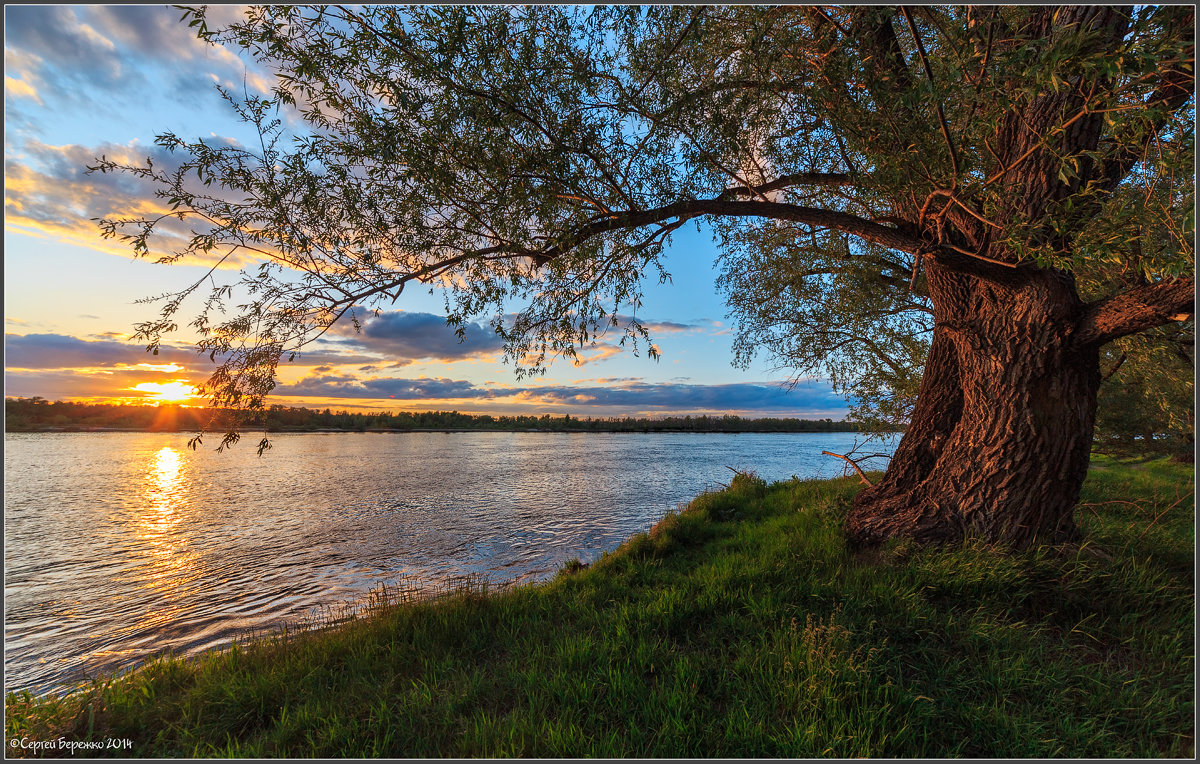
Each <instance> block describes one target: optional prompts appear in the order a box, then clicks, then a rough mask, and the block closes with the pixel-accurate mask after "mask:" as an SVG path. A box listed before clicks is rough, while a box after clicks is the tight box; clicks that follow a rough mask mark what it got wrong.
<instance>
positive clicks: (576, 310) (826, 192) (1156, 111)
mask: <svg viewBox="0 0 1200 764" xmlns="http://www.w3.org/2000/svg"><path fill="white" fill-rule="evenodd" d="M185 19H187V20H188V21H189V23H191V24H192V25H193V26H195V27H196V28H197V30H198V32H199V34H200V35H201V36H202V37H204V38H205V39H207V40H209V41H211V42H213V43H214V44H224V45H230V46H234V47H237V48H240V49H241V50H243V51H245V52H247V53H249V54H250V55H252V56H254V57H255V58H256V59H257V60H258V61H260V62H261V63H262V64H264V65H266V66H267V67H269V68H270V69H271V70H272V71H273V72H274V74H275V78H276V79H275V85H274V90H273V93H271V94H269V95H265V96H250V95H247V96H245V97H237V96H234V95H232V94H228V97H229V100H230V102H231V104H232V105H233V106H234V107H235V108H236V109H238V111H239V113H240V114H241V115H242V117H243V118H244V119H246V120H247V121H249V122H250V123H252V124H254V125H255V126H257V128H258V130H259V132H260V134H261V143H260V145H259V146H257V147H253V148H250V147H245V146H241V145H231V144H229V143H218V142H214V141H205V140H197V141H187V140H184V139H182V138H180V137H178V136H175V135H170V134H168V135H163V136H160V137H159V139H158V142H159V144H160V145H161V146H163V147H166V148H167V149H171V150H172V151H176V152H178V156H179V157H180V160H179V161H178V162H177V164H175V165H174V166H169V167H163V166H161V164H160V165H159V166H151V165H150V164H149V163H147V165H145V166H130V165H121V164H118V163H115V162H111V161H107V160H102V161H100V162H99V163H98V164H97V166H96V168H95V169H99V170H102V171H113V170H123V171H127V172H132V173H135V174H137V175H139V176H141V177H144V178H148V179H151V180H152V181H154V182H155V183H157V184H158V186H159V193H160V195H161V196H162V197H163V199H164V200H165V201H166V202H167V203H168V204H169V205H170V209H171V210H172V212H173V213H174V215H175V216H176V217H179V218H181V219H192V220H195V221H197V223H196V228H195V231H194V236H193V237H192V238H191V239H190V241H189V243H187V244H186V245H185V246H183V247H181V248H179V249H178V250H177V251H174V252H172V253H170V254H168V255H167V257H168V258H179V257H184V258H186V257H190V256H192V255H196V254H200V253H207V254H212V253H214V252H216V253H219V254H222V255H223V254H226V253H229V252H232V251H238V252H241V253H242V254H247V253H255V254H257V255H258V256H259V257H261V265H260V266H258V267H256V268H252V269H247V270H246V271H244V272H243V274H244V275H243V279H242V285H241V287H240V288H242V289H245V290H247V291H248V293H249V294H250V298H249V299H248V300H247V302H245V303H244V304H243V306H241V309H240V310H231V311H230V312H229V314H225V315H224V316H223V317H221V314H220V313H219V311H220V310H221V309H223V308H224V301H225V299H226V298H227V297H228V295H229V294H230V292H229V291H228V289H227V287H226V286H225V285H219V286H214V288H213V289H214V291H213V292H212V294H211V295H210V299H209V300H208V302H207V305H208V308H206V309H205V311H204V312H203V313H202V314H201V315H200V316H199V317H198V318H196V320H195V321H193V323H192V326H193V327H194V328H195V329H196V330H198V331H199V332H200V333H201V335H202V339H201V341H200V344H199V347H200V349H201V350H202V351H204V352H207V353H210V354H211V355H212V356H213V357H214V358H215V359H219V360H221V361H222V365H221V366H220V368H219V369H218V371H217V372H216V374H215V375H214V376H213V378H212V379H211V380H210V383H209V392H210V393H212V394H213V395H214V398H215V401H216V402H217V403H219V404H223V405H242V406H249V407H255V406H259V405H261V401H262V397H263V396H264V395H265V394H267V393H268V392H269V391H270V389H271V387H272V386H273V381H274V376H275V368H276V364H277V362H278V361H279V359H280V357H281V355H285V354H290V353H294V352H295V351H296V350H298V349H299V348H300V347H302V346H303V345H304V344H305V343H307V342H310V341H312V340H313V339H314V338H315V337H317V336H320V334H321V333H322V332H323V331H325V330H326V329H327V328H328V327H329V326H330V325H331V324H332V323H333V322H334V321H337V320H339V319H342V318H343V317H347V318H348V320H352V321H358V320H360V317H361V315H362V314H361V311H362V310H363V309H369V308H371V307H372V306H374V305H378V304H379V303H380V301H388V302H390V301H394V300H396V299H398V298H400V296H401V292H402V291H403V290H404V289H406V288H408V287H410V286H413V285H422V286H429V287H437V288H438V289H441V290H442V291H443V293H444V294H445V295H446V307H447V313H448V315H449V320H450V321H451V322H452V323H455V324H458V325H460V326H461V325H462V324H463V322H465V321H467V320H468V319H471V318H474V317H479V316H486V317H488V318H489V320H490V321H491V322H492V325H493V326H494V327H495V330H496V331H497V332H498V333H500V335H502V336H503V338H504V340H505V342H506V348H507V351H508V354H509V357H510V358H511V359H513V360H515V361H516V362H517V364H518V368H519V369H537V368H540V367H541V365H542V364H544V363H545V362H546V361H547V360H548V359H549V358H550V357H552V356H554V355H565V356H567V357H573V356H574V354H575V353H576V350H577V348H579V347H581V346H582V345H585V344H586V343H588V342H590V341H593V340H594V338H595V337H596V336H597V334H598V333H602V332H604V331H606V330H607V329H609V328H610V327H616V328H617V329H618V330H619V331H622V332H624V333H625V335H626V336H627V337H628V338H632V339H633V340H634V342H635V343H636V342H638V341H639V340H641V341H645V340H646V339H647V335H646V332H645V329H644V327H642V326H641V325H640V324H639V323H638V322H637V320H636V319H635V318H631V317H630V316H632V315H636V311H633V310H629V308H630V306H633V307H637V305H638V304H639V300H640V291H639V287H638V285H639V283H640V281H641V279H642V278H643V277H644V276H646V275H647V274H650V275H651V276H652V277H658V278H662V277H664V276H665V275H666V274H665V273H663V272H662V268H661V266H660V265H659V262H660V258H661V253H662V251H663V248H664V246H665V245H666V243H667V242H668V240H669V238H670V236H671V234H672V232H674V231H675V230H677V229H678V228H679V227H680V226H682V225H685V224H687V223H688V222H689V221H694V220H699V219H702V218H704V219H709V220H711V221H712V222H713V225H714V228H715V230H716V231H717V232H718V235H719V237H720V239H721V241H722V242H723V244H724V246H725V255H724V267H725V273H724V276H723V281H722V283H723V284H724V286H725V288H726V289H727V291H728V292H729V294H730V298H731V306H732V309H733V312H734V314H735V315H737V316H738V317H739V318H741V319H742V322H743V323H742V327H743V332H742V352H743V353H745V352H748V349H749V348H750V347H752V346H753V345H755V344H756V343H760V342H766V343H768V345H769V346H770V347H769V349H771V350H773V351H775V352H776V354H777V356H778V357H779V358H780V359H781V360H784V361H789V360H790V361H793V362H795V363H797V364H798V365H799V366H801V367H803V366H806V365H808V366H813V365H816V366H821V365H822V364H824V365H825V367H826V368H828V369H831V370H833V371H834V372H835V376H838V375H840V376H838V378H839V379H841V380H842V381H843V382H845V383H846V384H849V385H851V386H854V385H858V386H859V387H860V388H863V389H866V390H868V391H869V390H871V389H874V390H876V391H877V392H878V391H884V393H883V394H881V398H886V397H887V396H886V391H889V390H898V389H902V388H903V386H904V385H910V386H912V385H914V384H915V380H914V379H913V378H912V377H911V375H909V376H907V377H906V376H905V374H904V369H905V368H906V367H905V365H904V364H903V363H894V364H893V365H889V363H888V361H893V362H895V361H896V360H897V358H898V357H899V358H901V359H903V358H909V359H911V357H912V356H914V355H917V356H919V355H920V354H921V353H926V357H925V360H924V374H923V376H922V377H921V378H920V383H919V385H920V386H919V391H918V396H917V398H916V402H915V404H914V405H913V406H912V407H911V410H909V411H906V412H901V413H902V414H903V415H906V416H907V418H908V420H909V427H908V429H907V432H906V434H905V436H904V438H903V440H902V441H901V443H900V445H899V447H898V449H897V451H896V454H895V457H894V458H893V459H892V462H891V465H890V467H889V468H888V471H887V474H886V476H885V478H884V479H883V480H882V481H881V482H880V483H879V484H878V485H876V486H874V487H872V488H870V489H867V490H865V491H863V492H862V493H861V494H860V495H859V497H858V498H857V499H856V501H855V503H854V505H853V507H852V509H851V511H850V513H849V515H848V517H847V520H846V529H847V532H848V534H849V536H850V537H851V539H852V540H854V541H855V542H858V543H873V542H878V541H881V540H884V539H887V538H891V537H896V536H904V537H909V538H913V539H915V540H917V541H920V542H928V541H944V540H952V539H957V538H961V537H963V536H965V535H973V536H979V537H982V538H984V539H988V540H991V541H998V542H1003V543H1008V544H1013V545H1017V546H1020V545H1026V544H1029V543H1032V542H1035V541H1036V542H1061V541H1066V540H1071V539H1073V538H1074V537H1075V536H1076V535H1077V530H1076V526H1075V523H1074V520H1073V514H1072V513H1073V508H1074V505H1075V503H1076V501H1077V498H1078V494H1079V488H1080V484H1081V482H1082V480H1083V477H1084V474H1085V472H1086V470H1087V463H1088V456H1089V450H1090V445H1091V436H1092V429H1093V422H1094V417H1095V411H1096V396H1097V389H1098V387H1099V385H1100V380H1101V374H1100V367H1099V355H1100V349H1101V348H1102V347H1103V346H1104V345H1105V344H1106V343H1109V342H1112V341H1114V340H1116V339H1119V338H1121V337H1124V336H1127V335H1131V334H1134V333H1137V332H1141V331H1144V330H1147V329H1150V328H1153V327H1156V326H1160V325H1164V324H1168V323H1170V322H1176V321H1183V320H1187V319H1188V318H1189V317H1190V316H1191V314H1192V311H1193V291H1194V283H1193V271H1194V246H1193V225H1194V221H1193V217H1192V214H1191V210H1192V206H1193V199H1194V177H1193V147H1194V140H1193V139H1194V132H1193V117H1194V98H1193V87H1194V78H1193V70H1192V64H1193V53H1194V42H1193V10H1192V9H1191V8H1190V7H1183V6H1175V7H1171V6H1164V7H1153V6H1138V7H1108V6H1106V7H1089V6H1065V7H1059V8H1049V7H1029V6H1011V7H969V8H960V7H922V8H900V9H896V8H884V7H866V6H854V7H836V6H833V7H830V6H826V7H788V6H781V7H749V6H731V7H705V6H695V7H646V8H638V7H619V8H604V7H601V8H589V9H571V8H562V7H488V8H472V7H415V8H414V7H405V8H395V7H386V6H368V7H365V8H357V7H356V8H347V7H341V6H334V7H326V6H322V7H295V6H268V7H256V8H253V9H250V10H249V11H248V12H247V13H246V15H245V18H244V20H243V21H241V22H239V23H237V24H234V25H232V26H229V27H227V28H221V29H216V28H210V27H209V26H208V22H207V19H206V17H205V13H204V11H203V9H194V10H190V11H188V12H187V13H185ZM280 108H283V109H286V110H290V112H291V113H292V114H299V115H302V119H303V122H304V128H303V129H302V130H296V131H294V134H293V133H290V132H288V130H287V129H286V124H285V123H282V122H281V121H280V118H279V117H278V116H276V114H275V113H276V110H278V109H280ZM164 219H169V218H145V219H138V220H128V219H125V220H120V219H112V220H106V221H102V223H101V225H102V228H103V231H104V232H105V233H106V234H108V235H113V236H121V237H124V238H125V239H126V240H127V241H128V242H130V243H131V245H132V246H133V248H134V250H135V251H136V252H138V253H139V254H146V253H147V252H148V251H149V247H150V246H151V244H152V237H153V236H154V234H155V232H156V231H157V230H159V228H160V227H161V226H162V221H163V220H164ZM1121 271H1124V272H1126V273H1127V274H1128V275H1134V274H1136V278H1127V279H1125V280H1124V281H1122V282H1120V283H1117V282H1113V281H1112V279H1111V278H1109V279H1107V281H1106V280H1105V278H1102V277H1101V275H1097V274H1112V273H1119V272H1121ZM1077 277H1082V278H1086V279H1090V281H1089V282H1088V283H1101V282H1104V283H1110V282H1111V283H1114V284H1115V286H1113V287H1112V288H1111V289H1110V290H1108V291H1107V292H1104V293H1101V294H1096V295H1090V296H1089V297H1088V299H1084V297H1082V296H1081V293H1080V288H1079V287H1078V286H1077V283H1078V282H1077ZM200 287H201V284H197V285H194V286H193V287H190V288H189V289H185V290H183V291H182V292H181V293H180V294H178V295H174V296H171V297H168V298H167V301H166V304H165V307H164V310H163V314H162V316H161V317H160V319H159V320H156V321H151V322H148V323H147V324H145V325H143V326H142V327H141V332H142V336H143V337H145V338H146V339H147V340H148V343H149V344H150V345H151V346H154V345H156V344H157V343H158V342H159V341H160V340H161V338H162V337H163V335H164V333H165V332H168V331H170V330H172V329H174V328H175V325H176V323H175V317H174V313H175V311H176V310H177V309H178V306H179V305H180V300H181V298H182V297H183V296H184V295H186V294H189V293H190V292H191V291H193V290H195V289H198V288H200ZM926 348H927V352H926ZM651 352H653V346H651ZM911 365H912V364H911V363H910V364H909V367H911Z"/></svg>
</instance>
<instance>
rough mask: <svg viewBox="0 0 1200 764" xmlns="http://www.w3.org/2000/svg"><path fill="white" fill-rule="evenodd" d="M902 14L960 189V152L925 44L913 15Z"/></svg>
mask: <svg viewBox="0 0 1200 764" xmlns="http://www.w3.org/2000/svg"><path fill="white" fill-rule="evenodd" d="M900 11H901V13H903V14H904V20H905V21H907V22H908V28H909V30H911V31H912V36H913V42H915V43H916V44H917V53H919V54H920V55H921V63H922V64H924V65H925V76H926V77H928V78H929V89H930V91H931V92H934V94H935V101H934V107H935V108H936V109H937V116H938V125H939V126H940V127H941V128H942V137H943V138H945V139H946V148H948V149H949V150H950V166H951V168H952V170H953V172H954V183H953V185H954V187H955V188H957V187H958V152H957V151H955V150H954V141H953V140H951V138H950V126H949V125H947V124H946V113H945V112H944V111H942V102H941V101H940V100H937V99H936V89H935V87H934V84H933V69H932V68H931V67H930V66H929V58H928V57H927V56H926V55H925V44H924V43H922V42H921V35H920V34H918V33H917V25H916V23H915V22H914V21H913V17H912V14H911V13H909V12H908V8H906V7H904V6H900Z"/></svg>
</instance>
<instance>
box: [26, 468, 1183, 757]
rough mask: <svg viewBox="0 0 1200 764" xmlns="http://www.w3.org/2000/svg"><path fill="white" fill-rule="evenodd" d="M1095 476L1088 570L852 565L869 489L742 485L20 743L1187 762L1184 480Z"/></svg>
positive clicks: (1177, 473)
mask: <svg viewBox="0 0 1200 764" xmlns="http://www.w3.org/2000/svg"><path fill="white" fill-rule="evenodd" d="M1094 461H1095V462H1097V463H1096V464H1095V467H1096V469H1094V470H1093V471H1092V472H1090V473H1089V477H1088V481H1087V483H1085V487H1084V493H1083V496H1082V497H1081V498H1082V500H1083V501H1084V502H1085V504H1084V506H1087V507H1090V509H1089V511H1087V512H1082V511H1081V513H1080V520H1081V525H1082V526H1083V529H1084V531H1085V538H1086V539H1087V541H1086V542H1085V543H1084V544H1082V545H1080V546H1066V547H1062V548H1057V547H1056V548H1052V549H1045V550H1031V551H1029V552H1023V553H1004V552H999V551H997V550H994V549H990V548H987V547H981V546H978V545H971V544H965V545H962V546H956V547H951V548H943V549H919V548H913V547H911V546H907V545H903V544H900V545H890V546H887V547H884V548H882V549H879V550H875V551H874V552H871V553H867V554H864V553H854V552H849V553H848V552H847V550H846V549H845V542H844V537H843V536H842V535H841V533H840V513H841V512H842V511H844V508H845V506H846V505H847V504H848V502H849V501H850V500H851V499H852V497H853V496H854V495H855V494H856V493H857V492H858V491H859V490H860V486H859V484H858V483H857V480H855V479H854V478H838V479H833V480H810V481H797V480H792V481H782V482H778V483H773V484H770V485H768V484H767V483H766V482H765V481H763V480H761V479H759V478H757V477H754V476H753V475H749V474H745V475H743V474H739V475H738V476H736V477H735V479H734V481H732V483H731V485H730V487H729V488H727V489H725V490H722V491H717V492H712V493H704V494H701V495H700V496H698V497H696V498H695V499H693V500H692V501H691V502H690V503H689V504H688V505H687V506H686V507H685V508H684V509H682V510H681V511H679V512H676V513H670V514H668V515H667V516H665V517H664V518H663V519H662V520H660V521H659V522H658V523H657V524H656V525H655V526H654V527H652V528H651V529H650V530H649V532H645V533H637V534H634V535H633V536H631V537H629V538H628V539H626V540H625V542H624V543H622V544H621V545H620V546H619V547H618V548H617V549H615V550H614V551H612V552H607V553H605V554H603V555H602V556H601V557H600V558H599V559H597V560H596V561H594V562H593V563H591V564H590V565H584V564H582V563H580V562H579V561H578V560H575V561H571V562H568V563H567V564H566V565H564V566H563V567H562V568H561V569H560V570H559V571H558V572H557V573H556V574H555V575H554V577H553V578H551V579H549V580H548V581H542V582H537V583H535V584H531V585H528V586H517V587H513V588H507V587H502V586H499V585H497V584H491V585H487V586H485V585H482V584H481V582H476V584H475V585H474V586H472V585H470V584H465V585H464V586H462V587H460V588H459V589H457V590H447V591H446V592H445V596H442V597H436V598H435V599H432V600H425V601H411V600H409V599H408V598H406V597H401V599H402V600H408V601H400V602H398V603H397V602H394V601H393V602H389V601H388V598H387V597H381V598H380V599H379V600H378V602H377V604H376V606H375V607H373V608H372V607H367V608H364V609H363V610H362V611H360V614H359V615H358V616H357V617H353V618H350V619H348V620H345V621H342V622H340V623H329V624H327V625H326V626H324V627H322V625H319V624H318V625H317V627H316V628H310V629H308V630H304V631H291V632H287V631H284V632H282V633H279V634H277V635H270V634H268V635H264V636H263V637H261V638H259V639H256V640H246V641H244V642H237V643H235V644H234V645H232V646H228V647H226V648H222V649H218V650H216V651H213V652H206V653H204V654H201V655H198V656H195V657H191V658H187V659H171V658H165V659H153V660H149V661H147V662H146V663H144V664H142V665H141V666H140V667H138V668H136V669H133V670H130V671H128V672H126V673H123V674H121V675H119V676H117V677H115V678H111V677H101V678H99V679H97V680H95V681H94V682H93V683H92V684H91V685H85V686H83V687H82V688H80V689H78V690H76V691H75V692H73V693H71V694H70V695H67V696H65V697H61V698H60V697H55V698H50V697H44V696H43V697H33V696H32V695H30V694H28V693H21V692H19V691H18V692H16V693H13V692H10V693H9V694H8V696H7V699H6V711H7V720H8V725H7V730H6V733H7V738H8V739H9V740H22V739H26V738H27V739H28V740H31V741H36V740H57V739H60V738H61V739H66V740H75V741H90V740H107V739H121V740H128V741H130V742H129V744H128V747H127V748H126V749H125V750H116V751H114V752H113V753H112V754H107V753H102V754H100V755H118V756H136V757H151V758H178V757H189V756H190V757H201V758H207V757H211V756H225V757H229V756H232V757H238V758H241V757H246V758H274V757H282V756H293V757H305V758H308V757H333V758H345V757H362V756H365V757H374V758H378V757H404V758H440V757H454V758H459V757H471V758H480V757H483V758H495V757H525V758H546V757H550V758H558V757H566V758H579V757H597V756H599V757H605V758H628V757H637V758H675V757H698V758H725V757H754V758H760V757H761V758H796V757H799V758H813V757H830V756H833V757H837V758H849V757H872V758H875V757H886V758H927V757H931V758H947V757H972V758H974V757H980V758H1005V757H1014V758H1042V757H1048V758H1057V757H1061V756H1063V755H1068V754H1073V755H1083V756H1085V757H1088V758H1091V757H1097V758H1143V757H1147V758H1159V757H1164V756H1166V757H1185V758H1186V757H1190V756H1191V755H1193V754H1194V738H1193V737H1192V734H1193V732H1192V731H1193V730H1194V716H1193V710H1194V702H1195V698H1194V686H1193V677H1194V654H1192V636H1193V632H1194V622H1193V615H1194V607H1195V602H1194V571H1193V567H1192V564H1193V563H1194V538H1195V536H1194V524H1193V521H1194V513H1193V511H1192V510H1193V507H1192V506H1188V505H1179V503H1178V500H1177V499H1176V498H1174V497H1175V496H1176V495H1177V494H1178V492H1179V491H1186V490H1188V489H1189V488H1190V485H1191V484H1192V482H1193V480H1194V470H1193V468H1192V467H1191V466H1190V465H1178V464H1171V463H1169V462H1167V461H1165V460H1155V461H1149V462H1121V461H1118V460H1113V459H1109V458H1098V459H1095V460H1094ZM1135 502H1136V503H1137V504H1138V506H1137V508H1136V509H1131V508H1130V507H1131V506H1132V505H1133V504H1134V503H1135ZM1172 502H1174V503H1172ZM1141 504H1145V505H1146V506H1145V507H1142V506H1141ZM1160 504H1161V505H1162V506H1159V505H1160ZM1164 507H1165V509H1166V510H1172V512H1166V511H1165V510H1164ZM1175 510H1178V511H1175ZM1149 517H1154V518H1155V521H1154V523H1150V521H1149V519H1148V518H1149ZM1159 518H1161V519H1159ZM798 560H799V561H802V562H801V563H799V564H797V561H798ZM1135 561H1136V562H1137V564H1131V563H1133V562H1135ZM1081 615H1082V616H1086V617H1084V618H1083V620H1082V621H1081ZM7 744H8V742H7V741H6V745H7ZM13 753H14V755H38V753H39V752H38V751H36V750H33V749H30V750H28V751H26V750H25V749H21V750H17V746H13Z"/></svg>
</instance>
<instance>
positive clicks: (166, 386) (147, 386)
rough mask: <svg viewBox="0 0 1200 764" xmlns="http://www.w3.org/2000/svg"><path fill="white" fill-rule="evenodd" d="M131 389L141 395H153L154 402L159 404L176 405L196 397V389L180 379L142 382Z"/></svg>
mask: <svg viewBox="0 0 1200 764" xmlns="http://www.w3.org/2000/svg"><path fill="white" fill-rule="evenodd" d="M133 389H134V390H140V391H141V392H143V393H153V394H154V396H155V399H154V400H156V401H158V402H159V403H177V402H179V401H186V400H189V399H191V398H195V397H197V396H196V388H195V387H193V386H192V385H189V384H188V383H187V382H185V381H184V380H182V379H177V380H175V381H173V382H142V383H141V384H138V385H134V386H133Z"/></svg>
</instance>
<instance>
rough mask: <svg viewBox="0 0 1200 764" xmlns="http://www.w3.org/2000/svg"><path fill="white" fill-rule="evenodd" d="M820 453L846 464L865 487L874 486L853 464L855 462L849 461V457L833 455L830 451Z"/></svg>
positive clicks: (855, 464) (856, 465)
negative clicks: (852, 469)
mask: <svg viewBox="0 0 1200 764" xmlns="http://www.w3.org/2000/svg"><path fill="white" fill-rule="evenodd" d="M821 453H823V454H826V455H828V456H835V457H837V458H838V459H841V460H842V461H844V462H846V464H849V465H850V466H851V467H853V468H854V471H855V472H857V473H858V476H859V477H860V478H861V479H862V481H863V482H864V483H866V484H867V487H872V486H874V483H872V482H871V481H870V480H868V479H867V476H866V474H865V473H863V471H862V469H861V468H860V467H859V466H858V464H857V463H855V461H854V460H853V459H851V458H850V457H849V456H843V455H842V454H835V453H834V452H832V451H822V452H821Z"/></svg>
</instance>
